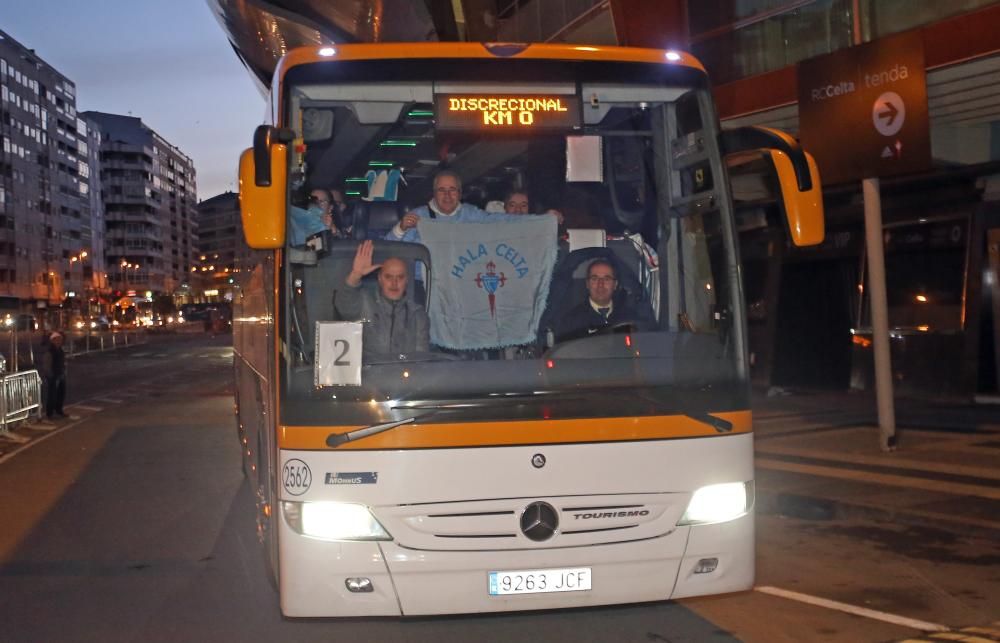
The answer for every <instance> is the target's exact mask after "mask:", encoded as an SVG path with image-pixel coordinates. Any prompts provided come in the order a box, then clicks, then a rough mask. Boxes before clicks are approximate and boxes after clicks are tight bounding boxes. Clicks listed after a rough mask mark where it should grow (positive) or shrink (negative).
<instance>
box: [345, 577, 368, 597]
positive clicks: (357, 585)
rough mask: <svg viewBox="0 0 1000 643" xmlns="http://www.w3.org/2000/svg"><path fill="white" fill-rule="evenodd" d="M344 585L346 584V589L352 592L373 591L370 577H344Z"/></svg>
mask: <svg viewBox="0 0 1000 643" xmlns="http://www.w3.org/2000/svg"><path fill="white" fill-rule="evenodd" d="M344 585H347V591H349V592H354V593H355V594H365V593H367V592H374V591H375V586H374V585H372V582H371V579H368V578H345V579H344Z"/></svg>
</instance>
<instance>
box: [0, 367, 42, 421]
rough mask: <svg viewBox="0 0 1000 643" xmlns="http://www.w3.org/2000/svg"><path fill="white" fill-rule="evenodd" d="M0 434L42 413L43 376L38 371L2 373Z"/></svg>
mask: <svg viewBox="0 0 1000 643" xmlns="http://www.w3.org/2000/svg"><path fill="white" fill-rule="evenodd" d="M0 390H2V391H3V394H2V395H0V434H3V433H7V432H8V431H9V430H10V428H11V427H12V426H14V425H16V424H17V423H18V422H23V421H25V420H27V419H28V418H29V417H31V416H32V415H34V416H35V417H41V414H42V378H41V377H39V375H38V371H35V370H31V371H21V372H20V373H10V374H7V375H0Z"/></svg>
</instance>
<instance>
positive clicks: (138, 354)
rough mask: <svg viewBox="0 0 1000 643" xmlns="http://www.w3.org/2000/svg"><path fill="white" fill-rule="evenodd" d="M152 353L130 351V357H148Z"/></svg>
mask: <svg viewBox="0 0 1000 643" xmlns="http://www.w3.org/2000/svg"><path fill="white" fill-rule="evenodd" d="M149 355H152V353H132V357H148V356H149Z"/></svg>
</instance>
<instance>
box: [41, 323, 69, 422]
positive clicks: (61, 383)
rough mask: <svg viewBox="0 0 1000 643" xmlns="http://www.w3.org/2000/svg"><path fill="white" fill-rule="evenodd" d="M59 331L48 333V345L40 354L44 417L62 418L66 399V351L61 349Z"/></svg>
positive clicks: (61, 343)
mask: <svg viewBox="0 0 1000 643" xmlns="http://www.w3.org/2000/svg"><path fill="white" fill-rule="evenodd" d="M62 345H63V336H62V333H60V332H58V331H57V332H54V333H52V334H51V335H49V345H48V348H47V349H46V351H45V353H44V354H43V355H42V366H41V368H40V369H39V375H41V376H42V385H43V386H42V388H43V390H44V392H45V417H47V418H48V419H50V420H51V419H52V418H53V417H59V418H64V417H66V413H65V412H64V411H63V402H64V401H65V400H66V353H65V351H63V347H62Z"/></svg>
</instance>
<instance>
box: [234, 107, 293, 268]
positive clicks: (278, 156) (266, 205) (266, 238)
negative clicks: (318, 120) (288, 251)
mask: <svg viewBox="0 0 1000 643" xmlns="http://www.w3.org/2000/svg"><path fill="white" fill-rule="evenodd" d="M286 138H288V136H287V135H286V134H285V132H283V131H282V130H279V129H276V128H274V127H269V126H267V125H261V126H260V127H258V128H257V131H256V132H254V137H253V147H252V148H250V149H247V150H244V151H243V154H241V155H240V177H239V179H240V215H241V217H242V219H243V236H244V237H245V239H246V242H247V245H248V246H250V247H251V248H255V249H258V250H273V249H275V248H281V247H284V245H285V214H286V213H285V209H286V207H287V203H288V181H287V179H288V146H287V145H286V144H285V143H286V142H287V141H284V139H286ZM289 140H290V139H289ZM283 141H284V142H283Z"/></svg>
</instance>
